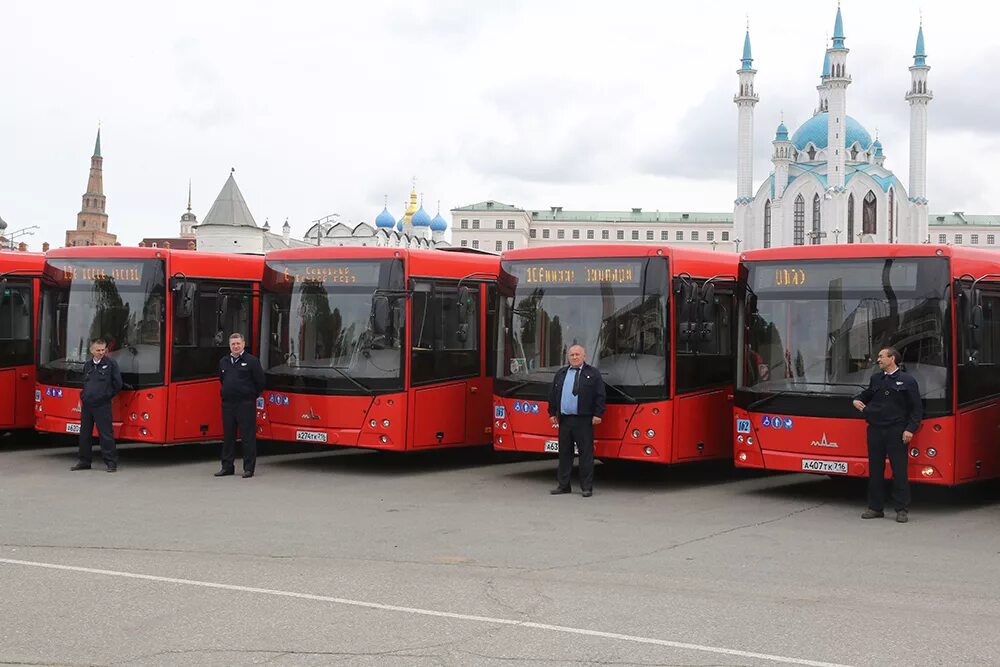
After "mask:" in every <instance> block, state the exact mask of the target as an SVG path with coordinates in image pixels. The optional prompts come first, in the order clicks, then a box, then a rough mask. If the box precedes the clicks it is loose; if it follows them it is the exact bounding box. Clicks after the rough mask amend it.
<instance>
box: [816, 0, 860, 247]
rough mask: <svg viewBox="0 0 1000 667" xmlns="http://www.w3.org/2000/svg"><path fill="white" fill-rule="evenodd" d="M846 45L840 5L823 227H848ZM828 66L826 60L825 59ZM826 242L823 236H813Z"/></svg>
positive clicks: (832, 52)
mask: <svg viewBox="0 0 1000 667" xmlns="http://www.w3.org/2000/svg"><path fill="white" fill-rule="evenodd" d="M849 51H850V49H848V48H846V47H845V46H844V18H843V16H842V15H841V13H840V7H839V6H838V7H837V19H836V20H835V21H834V24H833V43H832V44H831V45H830V48H828V49H827V50H826V53H827V55H828V56H829V58H830V74H829V76H827V77H826V89H827V90H826V95H827V118H826V120H827V129H826V164H827V167H826V185H827V190H826V194H825V195H824V200H825V206H823V218H822V231H823V232H824V233H827V232H828V230H832V229H846V228H847V202H846V194H845V191H844V182H845V174H844V168H845V165H846V162H847V159H846V158H847V155H846V153H847V151H846V150H845V148H844V145H845V143H846V138H847V86H849V85H850V84H851V76H850V75H849V74H848V73H847V54H848V52H849ZM823 67H824V70H825V69H826V62H825V61H824V65H823ZM813 242H814V243H817V244H818V243H822V242H823V238H822V237H820V238H819V239H813Z"/></svg>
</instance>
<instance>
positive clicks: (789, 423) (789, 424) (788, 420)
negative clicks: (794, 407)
mask: <svg viewBox="0 0 1000 667" xmlns="http://www.w3.org/2000/svg"><path fill="white" fill-rule="evenodd" d="M784 427H785V428H787V429H789V430H791V428H792V418H791V417H785V422H784Z"/></svg>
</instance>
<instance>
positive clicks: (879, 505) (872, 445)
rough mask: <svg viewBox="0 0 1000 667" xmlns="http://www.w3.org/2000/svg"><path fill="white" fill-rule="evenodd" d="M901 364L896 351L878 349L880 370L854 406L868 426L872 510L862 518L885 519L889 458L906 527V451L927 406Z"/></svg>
mask: <svg viewBox="0 0 1000 667" xmlns="http://www.w3.org/2000/svg"><path fill="white" fill-rule="evenodd" d="M901 360H902V357H901V356H900V354H899V352H897V351H896V350H895V348H891V347H887V348H885V349H883V350H879V353H878V360H877V361H878V366H879V369H880V370H877V371H875V374H874V375H872V377H871V380H870V381H869V382H868V388H867V389H865V390H864V391H862V392H861V393H860V394H858V395H857V396H856V397H855V398H854V407H855V408H856V409H857V410H860V411H861V412H862V413H863V414H864V416H865V421H867V422H868V509H867V510H865V511H864V513H863V514H862V515H861V518H862V519H878V518H881V517H883V516H885V514H884V511H883V509H884V508H883V504H884V500H885V457H886V455H888V457H889V465H891V466H892V499H893V502H894V503H895V506H896V521H898V522H899V523H906V522H907V521H908V520H909V515H910V512H909V510H910V480H909V476H908V468H909V465H908V461H907V458H906V456H907V452H906V450H907V447H908V446H909V444H910V441H911V440H913V434H914V433H915V432H916V430H917V429H918V428H919V427H920V418H921V417H922V416H923V404H922V403H921V401H920V389H919V388H918V387H917V381H916V380H915V379H914V377H913V376H912V375H910V374H909V373H907V372H906V371H903V370H900V368H899V365H898V364H899V362H900V361H901Z"/></svg>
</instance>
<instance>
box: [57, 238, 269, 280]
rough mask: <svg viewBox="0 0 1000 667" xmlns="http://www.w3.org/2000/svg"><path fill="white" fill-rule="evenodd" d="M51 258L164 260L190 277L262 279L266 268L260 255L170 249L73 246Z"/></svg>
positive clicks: (61, 250)
mask: <svg viewBox="0 0 1000 667" xmlns="http://www.w3.org/2000/svg"><path fill="white" fill-rule="evenodd" d="M46 258H52V259H94V260H101V259H165V260H167V270H168V271H169V272H170V274H171V275H175V274H178V273H183V274H184V275H185V276H188V277H190V278H241V279H245V280H260V278H261V274H262V273H263V271H264V258H263V256H261V255H240V254H236V253H225V252H201V251H198V250H172V249H170V248H130V247H125V246H73V247H70V248H59V249H58V250H50V251H49V252H48V253H47V254H46Z"/></svg>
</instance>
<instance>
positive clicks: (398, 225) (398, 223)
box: [396, 218, 403, 232]
mask: <svg viewBox="0 0 1000 667" xmlns="http://www.w3.org/2000/svg"><path fill="white" fill-rule="evenodd" d="M396 231H397V232H402V231H403V219H402V218H400V219H399V220H398V221H396Z"/></svg>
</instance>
